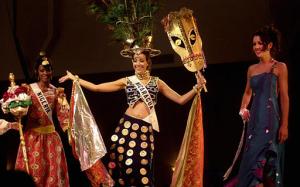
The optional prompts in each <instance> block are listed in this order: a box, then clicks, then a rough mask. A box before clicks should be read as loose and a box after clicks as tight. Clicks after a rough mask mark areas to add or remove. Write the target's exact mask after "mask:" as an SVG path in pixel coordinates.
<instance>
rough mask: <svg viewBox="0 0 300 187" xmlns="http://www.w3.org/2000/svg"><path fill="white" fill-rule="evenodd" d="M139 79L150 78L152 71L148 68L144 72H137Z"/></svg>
mask: <svg viewBox="0 0 300 187" xmlns="http://www.w3.org/2000/svg"><path fill="white" fill-rule="evenodd" d="M135 75H136V77H137V78H138V79H139V80H148V79H149V78H150V72H149V71H148V70H147V71H145V72H143V73H135Z"/></svg>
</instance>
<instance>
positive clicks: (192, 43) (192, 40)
mask: <svg viewBox="0 0 300 187" xmlns="http://www.w3.org/2000/svg"><path fill="white" fill-rule="evenodd" d="M190 42H191V45H194V44H195V42H196V32H195V31H194V30H192V31H191V33H190Z"/></svg>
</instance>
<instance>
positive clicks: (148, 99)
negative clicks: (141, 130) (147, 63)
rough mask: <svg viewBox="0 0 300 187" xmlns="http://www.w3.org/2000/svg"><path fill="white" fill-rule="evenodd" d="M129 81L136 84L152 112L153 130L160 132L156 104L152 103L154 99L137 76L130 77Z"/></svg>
mask: <svg viewBox="0 0 300 187" xmlns="http://www.w3.org/2000/svg"><path fill="white" fill-rule="evenodd" d="M128 79H129V80H130V81H131V82H132V83H133V84H134V86H135V87H136V89H137V90H138V92H139V93H140V94H141V98H142V100H143V101H144V103H145V104H146V105H147V107H148V109H149V111H150V114H149V117H150V121H151V124H152V127H153V129H154V130H156V131H157V132H159V125H158V120H157V116H156V112H155V108H154V103H153V101H152V98H151V96H150V94H149V92H148V90H147V88H146V87H145V86H144V85H143V84H142V83H141V82H140V80H139V79H138V78H137V77H136V76H135V75H133V76H130V77H128Z"/></svg>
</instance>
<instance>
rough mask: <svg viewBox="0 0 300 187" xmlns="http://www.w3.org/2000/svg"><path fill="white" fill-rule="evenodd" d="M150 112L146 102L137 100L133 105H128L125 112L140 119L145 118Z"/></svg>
mask: <svg viewBox="0 0 300 187" xmlns="http://www.w3.org/2000/svg"><path fill="white" fill-rule="evenodd" d="M149 113H150V112H149V109H148V107H147V106H146V105H145V103H144V102H137V103H136V104H135V105H134V106H133V107H128V108H127V110H126V112H125V114H127V115H129V116H132V117H135V118H138V119H144V118H145V117H147V116H148V115H149Z"/></svg>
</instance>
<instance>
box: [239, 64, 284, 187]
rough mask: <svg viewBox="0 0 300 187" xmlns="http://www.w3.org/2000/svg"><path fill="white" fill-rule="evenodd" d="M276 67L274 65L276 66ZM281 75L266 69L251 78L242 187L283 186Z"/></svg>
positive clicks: (242, 161)
mask: <svg viewBox="0 0 300 187" xmlns="http://www.w3.org/2000/svg"><path fill="white" fill-rule="evenodd" d="M272 69H273V68H272ZM276 84H277V76H276V75H275V74H273V72H272V71H271V72H265V73H261V74H258V75H255V76H252V77H251V79H250V86H251V88H252V90H253V97H252V98H253V99H252V106H251V110H250V114H251V117H250V121H249V123H248V127H247V133H246V137H245V138H246V140H245V142H246V143H245V147H244V153H243V157H242V160H241V165H240V169H239V173H238V184H237V186H238V187H252V186H256V185H257V184H259V183H262V182H263V183H264V185H265V186H274V187H275V186H276V187H280V186H282V180H281V175H282V171H281V169H282V168H283V144H279V143H278V130H279V121H280V119H279V118H280V117H279V116H280V115H279V112H280V111H279V106H278V96H277V95H278V94H277V91H276V86H277V85H276Z"/></svg>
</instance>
